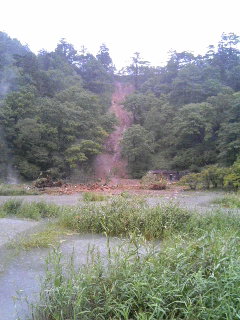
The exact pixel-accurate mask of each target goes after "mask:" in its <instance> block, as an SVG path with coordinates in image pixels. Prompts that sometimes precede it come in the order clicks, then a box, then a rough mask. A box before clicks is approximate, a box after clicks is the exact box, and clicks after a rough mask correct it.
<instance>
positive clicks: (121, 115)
mask: <svg viewBox="0 0 240 320" xmlns="http://www.w3.org/2000/svg"><path fill="white" fill-rule="evenodd" d="M132 92H133V86H132V85H130V84H122V83H119V82H117V83H116V84H115V91H114V93H113V96H112V105H111V107H110V109H109V112H112V113H114V114H115V116H116V118H117V120H118V125H117V126H116V128H115V130H114V131H113V132H112V133H111V134H110V135H109V137H108V138H107V140H106V142H105V152H104V153H102V154H100V155H98V156H97V157H96V159H95V163H94V167H95V173H96V178H97V179H101V181H102V182H104V183H107V184H110V185H118V184H119V183H121V179H127V178H128V174H127V161H125V160H124V159H122V158H121V146H120V143H121V139H122V137H123V134H124V132H125V130H126V129H127V128H129V127H130V126H131V124H132V122H133V119H132V114H131V113H129V112H127V111H126V110H125V109H124V108H123V105H122V103H123V101H124V99H125V97H126V96H127V95H128V94H130V93H132Z"/></svg>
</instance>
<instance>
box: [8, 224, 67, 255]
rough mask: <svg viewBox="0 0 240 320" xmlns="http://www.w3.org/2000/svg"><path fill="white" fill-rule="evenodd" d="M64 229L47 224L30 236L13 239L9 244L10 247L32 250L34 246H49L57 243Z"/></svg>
mask: <svg viewBox="0 0 240 320" xmlns="http://www.w3.org/2000/svg"><path fill="white" fill-rule="evenodd" d="M63 234H64V230H63V229H60V228H57V227H56V226H54V225H49V226H47V228H46V229H44V230H43V231H39V232H37V233H34V234H30V235H29V236H28V237H23V238H20V239H17V240H16V241H12V242H11V243H10V244H9V247H10V248H15V249H24V250H30V249H33V248H48V247H50V246H53V245H56V244H57V243H58V241H59V238H60V236H61V235H63Z"/></svg>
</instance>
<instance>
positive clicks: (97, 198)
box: [80, 192, 108, 202]
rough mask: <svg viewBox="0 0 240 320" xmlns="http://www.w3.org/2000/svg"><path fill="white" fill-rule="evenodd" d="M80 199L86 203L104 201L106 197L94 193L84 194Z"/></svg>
mask: <svg viewBox="0 0 240 320" xmlns="http://www.w3.org/2000/svg"><path fill="white" fill-rule="evenodd" d="M82 199H83V200H84V201H87V202H88V201H104V200H107V199H108V197H107V196H105V195H104V194H100V193H96V192H84V193H83V197H82ZM82 199H80V200H82Z"/></svg>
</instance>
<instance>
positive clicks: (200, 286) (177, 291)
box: [32, 218, 240, 320]
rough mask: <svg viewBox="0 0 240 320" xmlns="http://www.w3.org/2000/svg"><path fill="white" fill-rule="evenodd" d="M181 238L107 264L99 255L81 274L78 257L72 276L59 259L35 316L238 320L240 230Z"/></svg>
mask: <svg viewBox="0 0 240 320" xmlns="http://www.w3.org/2000/svg"><path fill="white" fill-rule="evenodd" d="M202 219H204V218H202ZM173 238H174V239H173V240H172V241H171V243H168V244H167V245H166V246H165V248H163V249H162V250H161V252H160V253H158V254H156V253H154V252H152V253H151V252H150V253H149V254H147V255H145V256H142V258H139V252H135V254H134V253H133V250H131V249H129V250H128V251H126V250H125V251H123V252H120V253H118V254H114V255H113V254H112V255H111V253H110V254H109V257H108V264H107V267H106V263H104V262H103V261H100V260H98V259H97V258H95V259H94V257H92V259H89V261H91V260H93V261H94V263H93V264H92V265H91V264H89V265H86V266H85V267H84V266H83V267H81V268H80V269H79V270H76V268H75V267H74V263H73V260H72V261H71V263H70V264H69V266H67V270H68V272H67V274H66V273H65V272H64V269H63V267H62V264H61V263H60V256H59V255H58V254H57V255H56V256H54V257H52V260H50V261H49V263H50V264H49V267H48V268H47V275H46V281H45V282H44V283H43V285H42V290H41V294H40V301H39V304H37V305H35V306H33V310H32V314H33V318H32V319H34V320H45V319H82V320H88V319H109V320H112V319H129V320H130V319H132V320H140V319H146V320H147V319H154V320H161V319H168V320H173V319H186V320H187V319H188V320H192V319H212V320H217V319H238V318H239V310H240V302H239V293H240V289H239V287H240V238H239V232H238V233H237V234H231V235H227V236H226V235H222V234H221V233H219V231H218V230H214V231H212V232H210V233H209V232H207V233H205V234H204V236H202V237H201V238H198V237H195V238H194V239H190V240H189V239H186V238H185V237H184V238H182V237H181V235H180V234H179V233H178V232H175V233H174V234H173Z"/></svg>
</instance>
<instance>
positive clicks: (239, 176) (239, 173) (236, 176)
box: [224, 158, 240, 189]
mask: <svg viewBox="0 0 240 320" xmlns="http://www.w3.org/2000/svg"><path fill="white" fill-rule="evenodd" d="M224 185H225V186H227V187H230V188H233V189H240V158H239V159H238V160H237V161H235V162H234V164H233V165H232V166H231V167H230V169H229V173H228V174H227V175H226V176H225V177H224Z"/></svg>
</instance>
